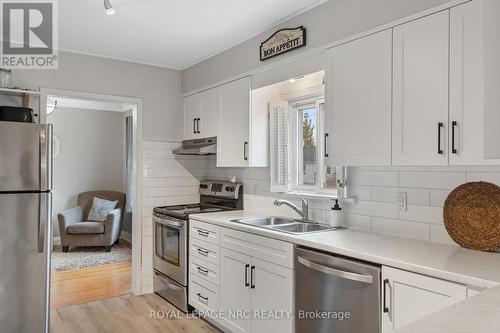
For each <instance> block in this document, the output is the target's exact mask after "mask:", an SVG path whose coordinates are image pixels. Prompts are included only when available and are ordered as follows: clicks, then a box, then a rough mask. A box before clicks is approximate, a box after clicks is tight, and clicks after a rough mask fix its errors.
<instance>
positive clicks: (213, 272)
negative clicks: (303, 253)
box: [189, 220, 294, 333]
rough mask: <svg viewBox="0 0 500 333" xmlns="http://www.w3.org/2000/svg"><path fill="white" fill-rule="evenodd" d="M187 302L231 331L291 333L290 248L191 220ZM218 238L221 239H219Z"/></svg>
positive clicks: (291, 284) (291, 259)
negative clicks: (207, 236) (205, 235)
mask: <svg viewBox="0 0 500 333" xmlns="http://www.w3.org/2000/svg"><path fill="white" fill-rule="evenodd" d="M191 227H192V228H194V227H196V228H198V229H200V230H210V231H211V232H212V233H213V234H214V235H217V236H218V237H215V236H214V237H213V238H212V241H211V242H210V243H208V242H206V241H204V240H201V239H199V238H198V237H199V236H198V234H197V233H196V232H192V233H191V235H190V239H189V243H190V253H189V262H190V265H189V269H190V273H189V304H190V305H191V306H193V307H194V308H195V309H196V310H198V311H200V312H213V311H217V312H219V313H220V314H222V315H220V316H219V317H218V318H212V321H214V322H215V323H216V324H217V325H218V326H222V327H224V328H225V330H226V331H228V332H233V333H250V332H254V333H261V332H272V333H292V332H293V317H292V316H293V295H294V293H293V279H294V271H293V245H292V244H291V243H287V242H283V241H279V240H274V239H270V238H267V237H261V236H257V235H252V234H249V233H245V232H241V231H236V230H232V229H228V228H221V227H219V226H215V225H213V224H209V223H205V222H200V221H195V220H191ZM219 236H220V237H219Z"/></svg>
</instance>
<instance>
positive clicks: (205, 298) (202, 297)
mask: <svg viewBox="0 0 500 333" xmlns="http://www.w3.org/2000/svg"><path fill="white" fill-rule="evenodd" d="M196 296H198V297H199V298H201V299H203V300H204V301H205V302H208V297H204V296H201V294H200V293H197V294H196Z"/></svg>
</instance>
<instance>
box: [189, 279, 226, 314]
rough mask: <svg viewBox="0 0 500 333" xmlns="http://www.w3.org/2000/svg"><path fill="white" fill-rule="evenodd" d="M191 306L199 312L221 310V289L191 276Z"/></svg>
mask: <svg viewBox="0 0 500 333" xmlns="http://www.w3.org/2000/svg"><path fill="white" fill-rule="evenodd" d="M189 304H190V305H191V306H193V307H194V308H195V309H196V310H199V311H214V310H218V309H219V287H217V286H216V285H213V284H210V283H207V282H206V281H203V280H201V279H199V278H197V277H196V276H195V275H193V274H190V275H189Z"/></svg>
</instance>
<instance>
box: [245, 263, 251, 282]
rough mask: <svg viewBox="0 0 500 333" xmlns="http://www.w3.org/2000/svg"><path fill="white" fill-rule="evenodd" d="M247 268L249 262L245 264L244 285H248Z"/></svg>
mask: <svg viewBox="0 0 500 333" xmlns="http://www.w3.org/2000/svg"><path fill="white" fill-rule="evenodd" d="M248 268H250V265H249V264H246V265H245V287H248V286H249V285H250V284H249V283H248Z"/></svg>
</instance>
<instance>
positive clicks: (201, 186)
mask: <svg viewBox="0 0 500 333" xmlns="http://www.w3.org/2000/svg"><path fill="white" fill-rule="evenodd" d="M200 188H201V189H207V188H208V185H207V184H200Z"/></svg>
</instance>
